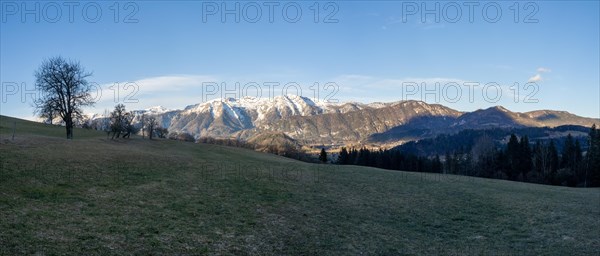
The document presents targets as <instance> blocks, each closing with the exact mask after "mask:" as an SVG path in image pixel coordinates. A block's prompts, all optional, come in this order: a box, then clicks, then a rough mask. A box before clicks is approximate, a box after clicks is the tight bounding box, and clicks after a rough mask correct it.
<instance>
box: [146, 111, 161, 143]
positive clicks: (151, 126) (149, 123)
mask: <svg viewBox="0 0 600 256" xmlns="http://www.w3.org/2000/svg"><path fill="white" fill-rule="evenodd" d="M144 121H145V124H144V127H145V128H146V130H147V131H148V138H150V139H152V138H153V137H154V131H155V130H156V129H157V128H158V122H157V121H156V117H154V116H148V117H147V118H145V120H144Z"/></svg>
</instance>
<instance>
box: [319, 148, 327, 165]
mask: <svg viewBox="0 0 600 256" xmlns="http://www.w3.org/2000/svg"><path fill="white" fill-rule="evenodd" d="M319 161H321V162H322V163H327V152H326V151H325V149H324V148H321V153H320V154H319Z"/></svg>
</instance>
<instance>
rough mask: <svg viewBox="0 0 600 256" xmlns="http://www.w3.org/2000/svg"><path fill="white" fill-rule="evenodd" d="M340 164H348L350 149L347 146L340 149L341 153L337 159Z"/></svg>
mask: <svg viewBox="0 0 600 256" xmlns="http://www.w3.org/2000/svg"><path fill="white" fill-rule="evenodd" d="M337 163H338V164H348V150H346V148H345V147H342V149H341V150H340V154H339V156H338V160H337Z"/></svg>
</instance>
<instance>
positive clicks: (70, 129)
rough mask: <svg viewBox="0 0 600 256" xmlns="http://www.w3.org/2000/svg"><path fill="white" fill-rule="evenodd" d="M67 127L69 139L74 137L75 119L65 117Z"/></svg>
mask: <svg viewBox="0 0 600 256" xmlns="http://www.w3.org/2000/svg"><path fill="white" fill-rule="evenodd" d="M65 128H66V129H67V139H73V119H72V118H71V117H67V118H65Z"/></svg>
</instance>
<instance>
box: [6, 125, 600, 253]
mask: <svg viewBox="0 0 600 256" xmlns="http://www.w3.org/2000/svg"><path fill="white" fill-rule="evenodd" d="M13 122H17V132H16V136H15V139H14V140H12V138H11V135H12V134H11V133H12V125H13ZM63 133H64V129H63V128H62V127H54V126H47V125H42V124H37V123H31V122H27V121H22V120H15V119H12V118H7V117H4V116H0V164H1V167H2V168H0V219H1V220H2V221H0V230H2V232H0V254H2V255H16V254H64V253H69V254H86V255H97V254H102V255H105V254H118V253H123V252H125V253H127V254H276V255H297V254H317V255H323V254H352V255H356V254H426V255H434V254H435V255H437V254H442V255H450V254H452V255H473V254H485V255H490V254H493V255H498V254H502V255H505V254H511V255H539V254H544V255H594V254H597V253H598V251H600V231H599V230H600V229H598V227H599V226H600V220H599V218H598V216H599V215H600V190H599V189H579V188H578V189H575V188H566V187H551V186H543V185H534V184H525V183H516V182H508V181H499V180H488V179H479V178H469V177H461V176H452V175H435V174H421V173H409V172H397V171H385V170H380V169H374V168H363V167H356V166H343V167H340V166H331V165H316V164H307V163H302V162H297V161H294V160H290V159H287V158H283V157H277V156H274V155H269V154H263V153H259V152H254V151H250V150H244V149H239V148H229V147H222V146H215V145H204V144H194V143H185V142H178V141H168V140H155V141H149V140H142V139H141V138H139V137H133V138H132V139H129V140H116V141H111V140H107V139H106V137H105V134H103V133H98V132H94V131H83V130H76V132H75V139H74V140H73V141H67V140H65V139H63V137H64V134H63Z"/></svg>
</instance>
